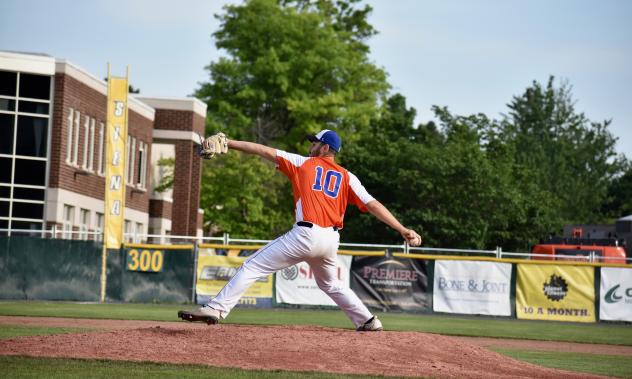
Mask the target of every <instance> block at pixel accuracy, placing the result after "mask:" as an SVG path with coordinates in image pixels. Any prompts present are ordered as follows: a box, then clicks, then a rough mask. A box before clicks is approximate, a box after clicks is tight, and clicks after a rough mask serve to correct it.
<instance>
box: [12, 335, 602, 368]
mask: <svg viewBox="0 0 632 379" xmlns="http://www.w3.org/2000/svg"><path fill="white" fill-rule="evenodd" d="M40 324H41V323H40ZM123 324H125V323H123ZM145 324H147V323H145ZM154 324H159V325H152V326H150V327H140V328H139V327H138V325H135V326H136V328H135V329H124V330H120V329H118V330H111V331H100V332H89V333H74V334H60V335H53V336H44V337H43V336H36V337H21V338H14V339H9V340H0V355H29V356H45V357H72V358H99V359H112V360H127V361H150V362H167V363H187V364H205V365H211V366H223V367H241V368H246V369H264V370H289V371H318V372H331V373H348V374H373V375H386V376H420V377H437V378H456V377H458V378H506V377H514V378H516V377H522V378H559V377H565V378H590V377H596V376H591V375H582V374H576V373H571V372H565V371H559V370H553V369H547V368H542V367H539V366H535V365H531V364H529V363H525V362H521V361H517V360H513V359H511V358H507V357H505V356H503V355H500V354H497V353H494V352H491V351H489V350H487V349H485V348H483V347H481V346H477V345H474V344H470V343H468V342H465V341H463V340H461V339H459V338H456V337H446V336H441V335H436V334H426V333H414V332H388V331H387V332H380V333H368V332H365V333H358V332H354V331H351V330H345V329H333V328H323V327H314V326H249V325H229V324H224V325H214V326H206V325H203V324H187V323H154ZM125 325H128V327H132V326H131V325H129V324H125Z"/></svg>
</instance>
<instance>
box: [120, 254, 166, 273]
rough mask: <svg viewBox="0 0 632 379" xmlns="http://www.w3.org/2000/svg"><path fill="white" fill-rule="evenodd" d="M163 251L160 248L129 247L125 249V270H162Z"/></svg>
mask: <svg viewBox="0 0 632 379" xmlns="http://www.w3.org/2000/svg"><path fill="white" fill-rule="evenodd" d="M163 261H164V253H163V252H162V250H143V251H138V250H136V249H130V250H128V251H127V270H128V271H143V272H160V271H162V266H163Z"/></svg>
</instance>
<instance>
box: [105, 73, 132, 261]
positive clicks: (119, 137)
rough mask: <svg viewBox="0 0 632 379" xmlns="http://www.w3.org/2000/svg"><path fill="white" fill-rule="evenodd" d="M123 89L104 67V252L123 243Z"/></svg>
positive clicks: (122, 83) (120, 81)
mask: <svg viewBox="0 0 632 379" xmlns="http://www.w3.org/2000/svg"><path fill="white" fill-rule="evenodd" d="M127 88H128V86H127V78H117V77H111V76H110V75H109V67H108V106H107V127H106V143H105V146H106V158H105V159H106V160H105V162H106V164H105V225H104V233H105V244H106V247H107V248H108V249H118V248H120V247H121V243H122V242H123V221H124V218H125V215H124V210H125V158H126V157H125V153H126V149H125V147H126V143H127Z"/></svg>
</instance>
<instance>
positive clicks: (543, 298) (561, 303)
mask: <svg viewBox="0 0 632 379" xmlns="http://www.w3.org/2000/svg"><path fill="white" fill-rule="evenodd" d="M516 317H518V318H520V319H529V320H556V321H573V322H595V321H596V319H595V277H594V268H593V267H585V266H556V265H536V264H519V265H518V271H517V278H516Z"/></svg>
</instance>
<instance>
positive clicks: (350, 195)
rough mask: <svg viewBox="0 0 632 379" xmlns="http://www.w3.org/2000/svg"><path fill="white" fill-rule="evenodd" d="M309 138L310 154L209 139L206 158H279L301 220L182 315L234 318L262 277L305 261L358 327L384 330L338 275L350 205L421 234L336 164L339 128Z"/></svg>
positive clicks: (405, 232) (413, 237)
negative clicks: (236, 153) (201, 303)
mask: <svg viewBox="0 0 632 379" xmlns="http://www.w3.org/2000/svg"><path fill="white" fill-rule="evenodd" d="M308 140H309V141H310V142H311V143H312V144H311V147H310V149H309V157H304V156H301V155H297V154H291V153H288V152H285V151H281V150H276V149H273V148H271V147H268V146H264V145H261V144H257V143H252V142H245V141H233V140H228V139H227V138H226V136H225V135H224V134H223V133H218V134H215V135H213V136H211V137H208V138H207V139H206V140H204V142H203V144H202V148H201V151H200V155H202V156H203V157H204V158H212V157H213V156H215V155H217V154H224V153H226V152H227V151H228V149H233V150H238V151H241V152H244V153H247V154H256V155H259V156H261V157H263V158H265V159H267V160H269V161H272V162H274V163H275V164H276V166H277V168H278V169H279V170H280V171H281V172H282V173H283V174H285V175H286V176H287V177H288V179H289V180H290V181H291V182H292V190H293V192H294V204H295V215H296V223H295V224H294V227H293V228H292V229H291V230H290V231H288V232H287V233H285V234H283V235H282V236H281V237H279V238H277V239H275V240H274V241H272V242H270V243H268V244H267V245H266V246H264V247H263V248H261V249H260V250H258V251H257V252H255V253H254V254H253V255H251V256H250V257H249V258H248V259H247V260H246V261H245V262H244V264H243V265H242V266H241V268H239V270H238V271H237V273H236V274H235V275H234V276H233V277H232V278H231V279H230V281H229V282H228V283H227V284H226V286H224V288H223V289H222V290H221V291H220V292H219V293H218V294H217V296H216V297H215V298H214V299H213V300H211V301H210V302H209V303H208V304H206V305H204V306H202V307H200V308H199V309H197V310H194V311H191V312H189V311H180V312H178V317H180V318H181V319H183V320H187V321H202V322H206V323H208V324H217V323H218V322H219V320H220V319H224V318H226V317H227V316H228V314H229V313H230V311H231V309H233V307H234V306H235V305H236V304H237V302H238V301H239V298H240V297H241V296H242V295H243V293H244V292H245V291H246V289H248V287H249V286H250V285H251V284H252V283H254V282H255V281H256V280H257V279H259V278H263V277H266V276H268V275H270V274H272V273H274V272H276V271H279V270H282V269H284V268H286V267H289V266H292V265H295V264H297V263H299V262H302V261H305V262H307V263H308V264H309V265H310V267H311V269H312V271H313V273H314V278H315V279H316V283H317V284H318V287H319V288H320V289H321V290H323V291H324V292H325V293H326V294H327V295H329V296H330V297H331V299H332V300H333V301H334V302H335V303H336V304H337V305H338V306H339V307H340V308H341V309H342V310H343V311H344V312H345V314H346V315H347V317H349V319H351V321H352V322H353V324H354V325H355V326H356V330H358V331H380V330H382V323H381V322H380V320H378V318H377V317H376V316H374V315H373V314H371V312H369V310H368V309H367V307H366V306H365V305H364V304H363V303H362V302H361V301H360V299H359V298H358V296H357V295H356V294H355V293H354V292H353V291H352V290H351V289H350V288H349V287H345V286H343V285H342V284H341V283H340V282H339V281H338V279H337V276H336V254H337V251H338V244H339V242H340V235H339V234H338V231H339V230H340V229H342V227H343V217H344V214H345V209H346V208H347V204H348V203H351V204H353V205H355V206H357V207H358V208H360V210H361V211H363V212H366V211H368V212H370V213H371V214H373V215H374V216H375V217H377V218H378V219H379V220H381V221H383V222H384V223H386V224H387V225H389V226H390V227H392V228H393V229H395V230H397V231H398V232H399V233H400V234H401V235H402V237H403V238H404V239H405V240H406V241H408V243H409V244H410V245H412V246H419V245H420V244H421V237H420V236H419V234H417V232H415V231H414V230H412V229H408V228H406V227H404V226H403V225H402V224H400V222H399V221H398V220H397V219H396V218H395V217H394V216H393V215H392V214H391V212H390V211H389V210H388V209H386V207H384V206H383V205H382V204H381V203H380V202H379V201H377V200H375V199H374V198H373V197H372V196H371V195H370V194H369V193H368V192H367V190H366V189H365V188H364V187H363V186H362V184H361V183H360V180H358V178H357V177H356V176H355V175H353V174H352V173H351V172H349V171H347V170H346V169H344V168H343V167H342V166H340V165H338V164H337V163H336V162H335V157H336V154H337V153H338V152H339V151H340V147H341V144H342V143H341V140H340V137H339V136H338V134H337V133H336V132H334V131H332V130H327V129H325V130H322V131H321V132H319V133H318V134H316V135H310V136H308Z"/></svg>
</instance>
